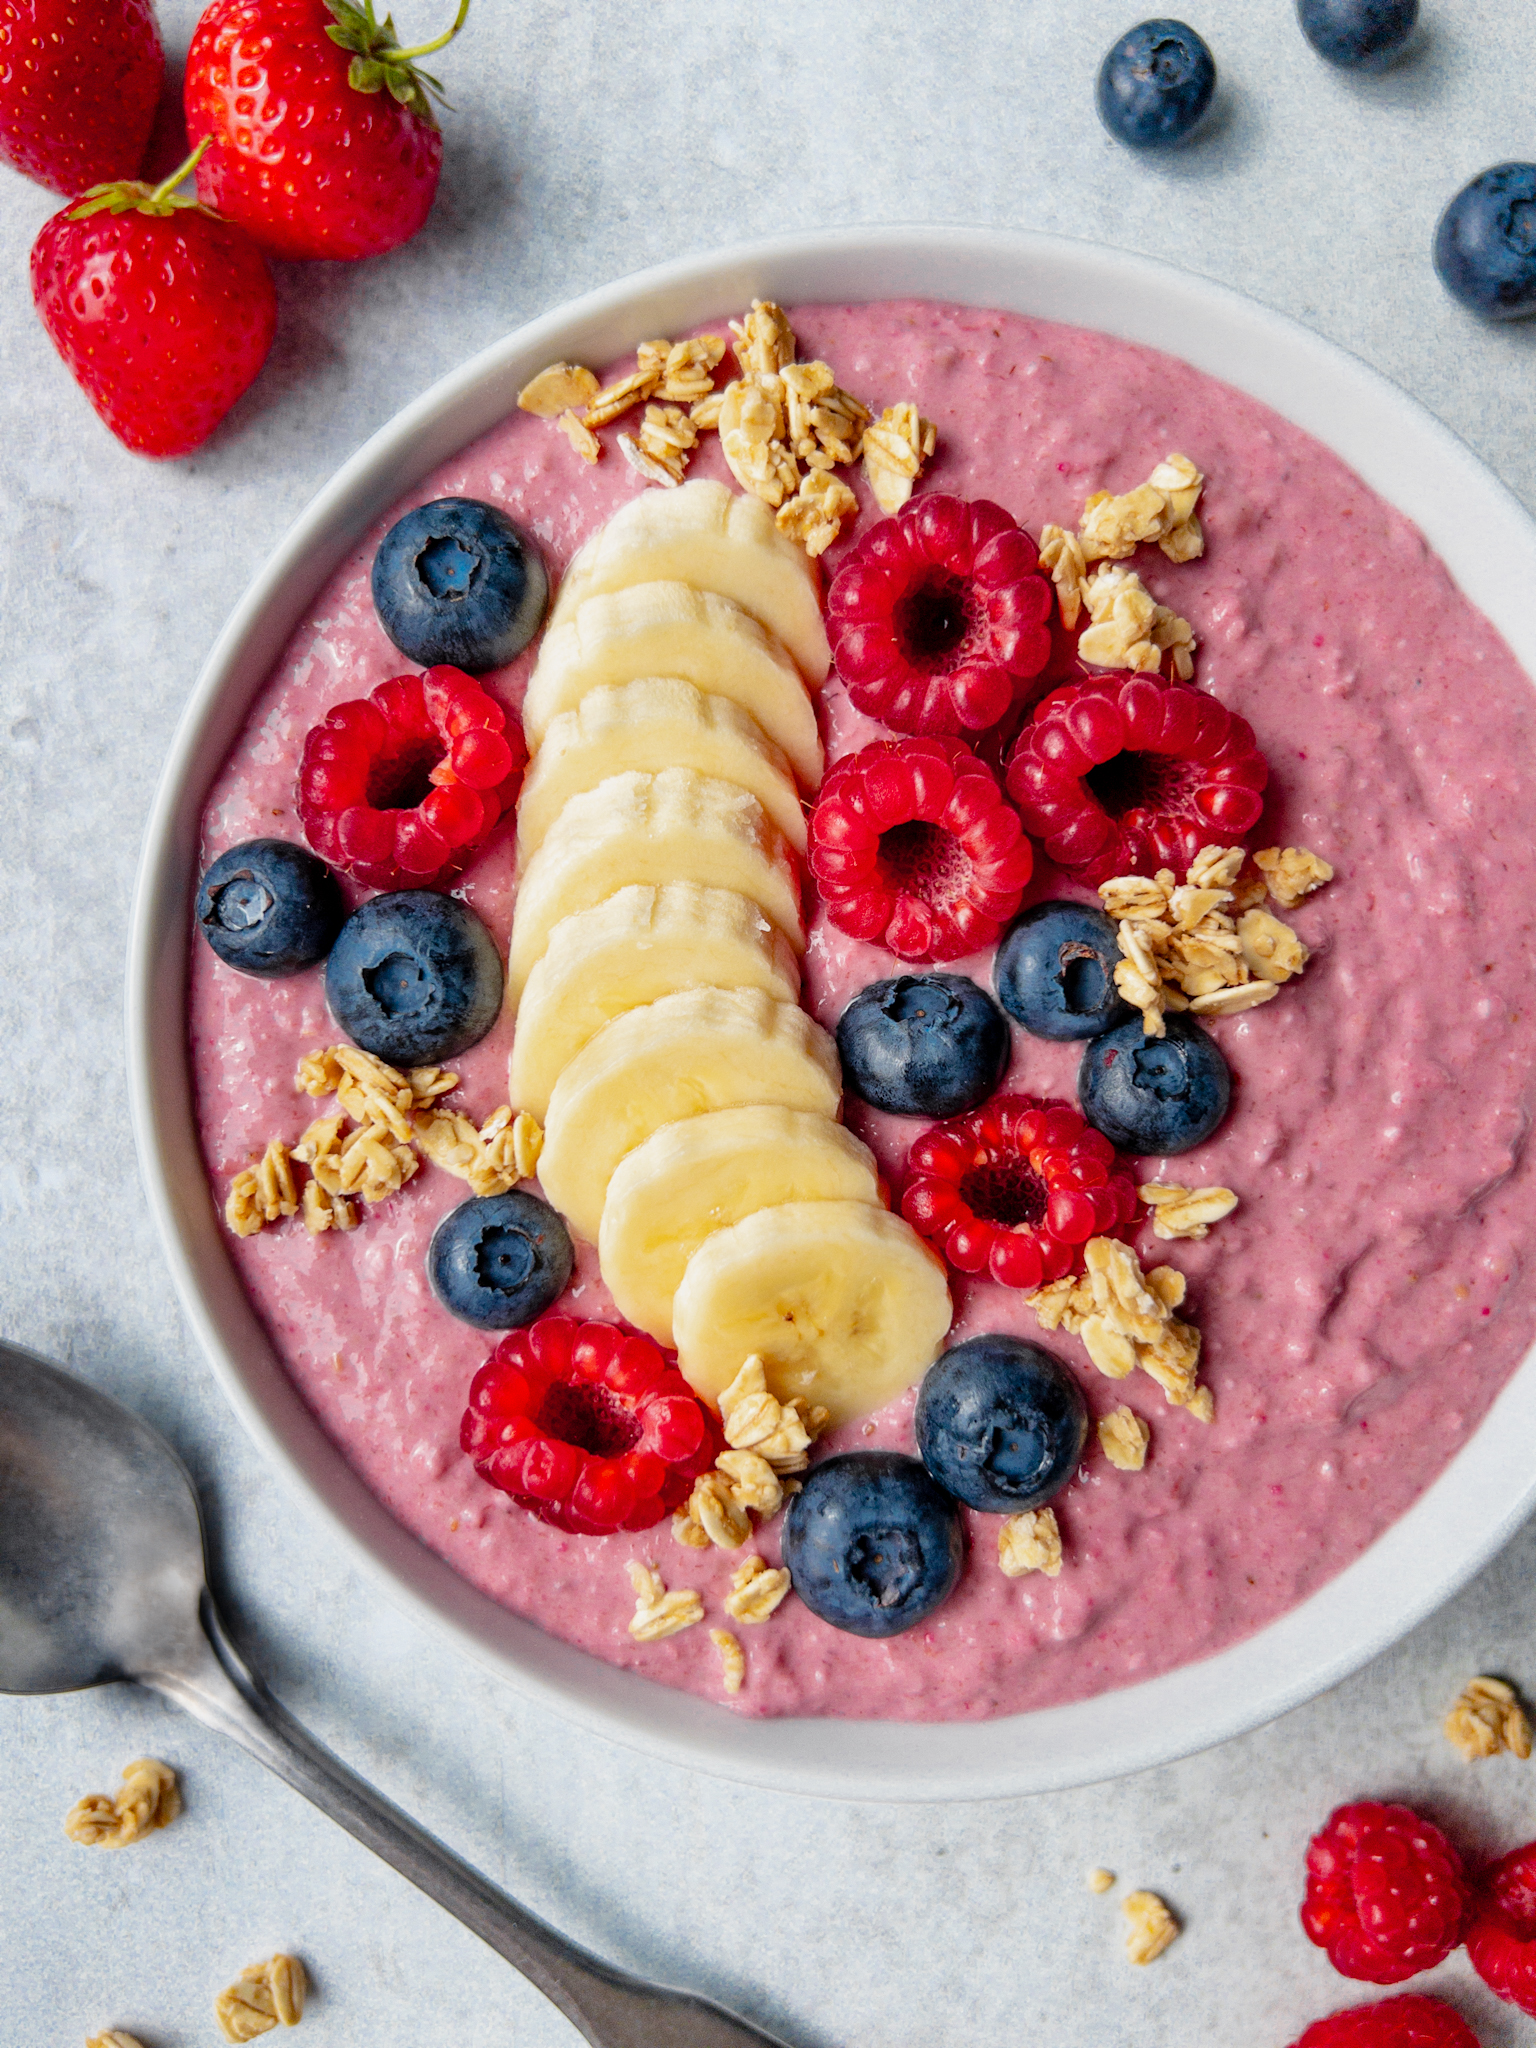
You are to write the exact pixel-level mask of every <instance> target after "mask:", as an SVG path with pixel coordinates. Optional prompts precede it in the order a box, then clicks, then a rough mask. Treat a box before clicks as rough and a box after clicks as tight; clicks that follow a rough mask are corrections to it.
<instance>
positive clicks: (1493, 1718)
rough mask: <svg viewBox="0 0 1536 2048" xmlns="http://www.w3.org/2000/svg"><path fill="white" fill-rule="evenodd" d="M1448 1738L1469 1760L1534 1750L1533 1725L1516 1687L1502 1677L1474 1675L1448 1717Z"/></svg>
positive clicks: (1513, 1754)
mask: <svg viewBox="0 0 1536 2048" xmlns="http://www.w3.org/2000/svg"><path fill="white" fill-rule="evenodd" d="M1445 1733H1446V1737H1447V1739H1448V1740H1449V1741H1450V1742H1451V1743H1453V1744H1454V1745H1455V1747H1456V1748H1457V1749H1459V1750H1460V1751H1461V1754H1462V1755H1463V1756H1464V1757H1465V1758H1466V1759H1467V1761H1468V1763H1474V1762H1476V1761H1477V1760H1478V1759H1479V1758H1481V1757H1489V1756H1498V1755H1499V1754H1500V1752H1501V1751H1507V1752H1508V1753H1509V1755H1511V1756H1517V1757H1520V1758H1522V1759H1524V1758H1526V1757H1528V1756H1529V1755H1530V1753H1531V1724H1530V1722H1529V1721H1528V1720H1527V1719H1526V1715H1525V1709H1524V1708H1523V1707H1522V1706H1521V1704H1520V1699H1519V1695H1518V1694H1517V1693H1516V1691H1515V1688H1514V1687H1513V1686H1512V1685H1510V1684H1509V1683H1508V1681H1507V1680H1505V1679H1502V1678H1472V1679H1469V1680H1468V1681H1467V1683H1466V1685H1465V1686H1464V1687H1463V1688H1462V1692H1461V1696H1460V1698H1459V1699H1458V1700H1457V1702H1456V1704H1455V1706H1454V1707H1452V1709H1451V1711H1450V1712H1449V1713H1448V1714H1447V1715H1446V1717H1445Z"/></svg>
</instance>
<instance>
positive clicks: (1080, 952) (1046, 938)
mask: <svg viewBox="0 0 1536 2048" xmlns="http://www.w3.org/2000/svg"><path fill="white" fill-rule="evenodd" d="M1120 958H1121V954H1120V945H1119V941H1118V940H1117V938H1116V936H1115V926H1114V921H1113V919H1111V918H1109V917H1107V916H1106V915H1105V914H1104V912H1103V911H1102V910H1098V909H1095V907H1094V906H1093V905H1092V904H1091V903H1069V902H1066V901H1061V902H1051V903H1037V904H1035V905H1034V907H1033V909H1030V910H1026V911H1025V913H1024V915H1023V916H1022V917H1021V918H1020V919H1019V921H1018V923H1017V924H1016V925H1015V926H1014V928H1013V930H1012V931H1011V932H1009V934H1008V936H1007V938H1005V939H1004V941H1003V943H1002V945H1001V946H999V947H998V949H997V959H996V961H995V963H994V965H993V969H992V981H993V986H994V987H995V988H996V990H997V1000H998V1001H999V1002H1000V1003H1001V1004H1002V1006H1003V1008H1004V1009H1005V1010H1006V1011H1007V1012H1008V1014H1009V1016H1010V1017H1011V1018H1012V1019H1013V1021H1014V1022H1015V1023H1016V1024H1022V1025H1023V1026H1024V1029H1025V1030H1026V1031H1028V1032H1031V1033H1033V1035H1034V1036H1035V1037H1036V1038H1053V1039H1070V1038H1097V1037H1098V1035H1099V1033H1100V1032H1101V1031H1110V1030H1113V1028H1114V1027H1115V1025H1117V1024H1123V1023H1124V1022H1125V1020H1126V1018H1127V1017H1129V1016H1130V1014H1131V1010H1130V1005H1129V1004H1128V1003H1126V1002H1125V1001H1124V1000H1123V999H1122V997H1121V995H1120V992H1119V990H1118V989H1117V988H1116V987H1115V968H1116V967H1117V965H1118V964H1119V961H1120Z"/></svg>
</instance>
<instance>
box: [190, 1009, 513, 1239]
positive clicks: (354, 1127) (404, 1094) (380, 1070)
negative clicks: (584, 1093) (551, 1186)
mask: <svg viewBox="0 0 1536 2048" xmlns="http://www.w3.org/2000/svg"><path fill="white" fill-rule="evenodd" d="M295 1085H296V1086H297V1087H298V1089H299V1090H300V1092H301V1093H303V1094H305V1095H309V1096H312V1097H319V1096H325V1095H334V1096H335V1098H336V1104H337V1108H336V1110H335V1112H333V1113H332V1114H330V1115H327V1116H321V1117H316V1118H315V1120H314V1121H313V1122H312V1123H311V1124H310V1125H309V1127H308V1128H307V1129H306V1130H305V1132H304V1134H303V1136H302V1137H301V1138H300V1139H299V1141H298V1143H297V1144H296V1145H293V1146H291V1147H290V1146H289V1145H287V1144H285V1143H284V1141H283V1140H282V1139H281V1138H274V1139H273V1140H272V1141H271V1143H270V1144H269V1145H268V1146H267V1148H266V1151H265V1152H264V1153H263V1154H262V1157H261V1159H260V1160H259V1161H258V1162H257V1164H256V1165H255V1166H254V1167H249V1168H247V1169H246V1171H245V1172H243V1173H237V1174H236V1175H235V1178H234V1180H233V1181H232V1182H231V1184H230V1190H229V1199H228V1200H227V1202H226V1203H225V1205H224V1215H225V1220H226V1221H227V1222H228V1224H229V1227H230V1229H231V1230H233V1231H234V1233H235V1235H236V1236H237V1237H250V1236H252V1235H253V1234H254V1233H255V1232H256V1231H258V1230H261V1229H263V1228H264V1227H265V1225H267V1224H268V1223H276V1222H278V1221H279V1220H280V1219H281V1218H283V1217H285V1216H293V1215H296V1214H298V1213H300V1212H301V1211H302V1214H303V1217H304V1227H305V1228H306V1229H307V1230H308V1231H309V1233H310V1235H311V1236H318V1235H319V1234H320V1233H321V1232H322V1231H325V1230H353V1229H355V1228H356V1227H357V1222H358V1213H357V1204H358V1203H359V1202H362V1203H364V1204H365V1205H368V1206H372V1205H373V1204H374V1203H376V1202H382V1201H384V1200H385V1199H386V1197H388V1196H390V1195H393V1194H397V1193H398V1192H399V1190H400V1189H401V1188H403V1187H404V1186H405V1184H406V1182H407V1181H408V1180H410V1179H411V1178H412V1176H413V1175H414V1174H415V1173H416V1171H417V1169H418V1168H419V1166H420V1164H421V1160H422V1159H427V1160H429V1161H430V1162H431V1164H432V1165H434V1166H439V1167H441V1168H442V1169H443V1170H444V1172H446V1173H452V1174H457V1175H458V1177H459V1179H460V1180H464V1181H467V1182H468V1183H469V1186H470V1190H471V1192H472V1193H474V1194H476V1195H500V1194H505V1193H506V1191H507V1189H508V1188H512V1187H515V1186H516V1185H517V1183H518V1182H519V1181H520V1180H527V1179H528V1178H529V1177H530V1175H531V1174H532V1173H533V1172H534V1171H535V1169H536V1168H537V1166H538V1162H539V1152H540V1150H541V1148H542V1146H543V1142H544V1134H543V1132H542V1131H541V1130H540V1128H539V1126H538V1124H537V1122H536V1121H535V1120H534V1118H533V1117H531V1116H529V1115H528V1114H527V1113H526V1112H523V1113H520V1114H518V1115H516V1116H514V1115H513V1113H512V1110H511V1108H510V1107H509V1106H508V1105H507V1104H505V1103H503V1104H502V1106H501V1107H500V1108H499V1109H496V1110H493V1111H492V1113H491V1115H490V1116H489V1117H487V1118H486V1120H485V1122H484V1123H483V1124H479V1125H477V1124H475V1123H474V1122H472V1121H471V1119H470V1118H469V1117H467V1116H463V1115H461V1114H459V1113H458V1112H457V1111H455V1110H450V1109H443V1108H441V1107H439V1098H440V1097H442V1096H444V1095H447V1094H450V1093H451V1092H452V1090H453V1089H455V1088H457V1086H458V1085H459V1077H458V1075H457V1074H454V1073H450V1072H449V1071H448V1070H447V1069H446V1068H443V1067H412V1068H411V1069H410V1070H409V1071H408V1072H405V1073H402V1072H401V1071H400V1070H399V1069H398V1068H396V1067H391V1066H388V1065H386V1063H385V1062H384V1061H383V1060H381V1059H376V1058H375V1057H374V1055H373V1054H372V1053H367V1052H362V1051H360V1050H359V1048H358V1047H357V1046H355V1045H332V1046H322V1047H321V1048H319V1050H317V1051H315V1052H311V1053H306V1054H305V1056H304V1057H303V1059H302V1060H300V1062H299V1070H298V1074H297V1076H296V1077H295ZM418 1154H419V1156H418ZM295 1162H297V1163H298V1164H299V1165H301V1166H305V1167H307V1168H308V1169H309V1178H308V1179H307V1180H306V1181H305V1183H304V1188H303V1194H302V1198H301V1197H300V1194H299V1190H298V1187H297V1185H296V1183H295V1180H294V1176H293V1167H294V1163H295Z"/></svg>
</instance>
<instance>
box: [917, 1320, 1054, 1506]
mask: <svg viewBox="0 0 1536 2048" xmlns="http://www.w3.org/2000/svg"><path fill="white" fill-rule="evenodd" d="M915 1421H916V1427H917V1448H918V1449H919V1450H920V1451H921V1452H922V1454H923V1463H924V1464H925V1465H926V1466H927V1467H928V1470H929V1471H930V1472H931V1473H932V1474H933V1476H934V1478H935V1479H937V1481H938V1482H939V1484H940V1486H942V1487H943V1488H944V1489H945V1490H946V1492H949V1493H952V1494H953V1495H954V1496H955V1499H956V1500H963V1501H964V1502H965V1504H966V1506H967V1507H968V1508H980V1509H981V1511H982V1513H983V1514H987V1515H1018V1514H1023V1513H1024V1512H1025V1510H1026V1509H1028V1508H1043V1507H1044V1506H1045V1504H1046V1502H1047V1501H1048V1500H1050V1499H1051V1498H1052V1497H1053V1496H1054V1495H1056V1494H1058V1493H1060V1491H1061V1489H1062V1488H1063V1487H1064V1486H1065V1485H1066V1483H1067V1481H1068V1480H1069V1479H1070V1478H1071V1477H1072V1475H1073V1473H1074V1472H1075V1471H1076V1470H1077V1468H1078V1464H1079V1462H1080V1460H1081V1458H1082V1455H1083V1446H1084V1445H1085V1444H1086V1443H1087V1441H1088V1403H1087V1402H1086V1401H1085V1400H1084V1399H1083V1390H1082V1388H1081V1387H1080V1386H1079V1385H1078V1383H1077V1380H1076V1379H1075V1377H1074V1376H1073V1374H1072V1373H1071V1372H1070V1371H1069V1370H1068V1369H1067V1367H1066V1366H1064V1365H1063V1364H1062V1362H1061V1360H1060V1359H1059V1358H1054V1357H1052V1355H1051V1353H1050V1352H1049V1351H1042V1350H1041V1348H1040V1346H1039V1345H1038V1344H1026V1343H1025V1341H1024V1339H1023V1338H1022V1337H969V1338H967V1340H966V1341H965V1343H963V1344H957V1345H956V1346H955V1348H954V1350H953V1351H946V1352H945V1353H944V1356H943V1357H942V1358H941V1359H940V1360H939V1362H938V1363H937V1365H934V1366H931V1367H930V1368H929V1370H928V1374H927V1377H926V1378H925V1379H924V1381H923V1384H922V1386H921V1388H920V1389H919V1391H918V1396H917V1414H916V1417H915Z"/></svg>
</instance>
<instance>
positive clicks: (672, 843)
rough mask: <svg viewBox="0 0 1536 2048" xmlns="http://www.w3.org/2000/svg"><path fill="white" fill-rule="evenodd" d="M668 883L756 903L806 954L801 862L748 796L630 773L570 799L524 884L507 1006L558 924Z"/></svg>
mask: <svg viewBox="0 0 1536 2048" xmlns="http://www.w3.org/2000/svg"><path fill="white" fill-rule="evenodd" d="M672 881H683V882H698V883H700V884H702V885H705V886H708V887H713V888H720V889H734V890H735V891H736V893H737V894H738V895H741V896H749V897H751V899H752V901H753V902H754V903H755V904H757V906H758V908H759V909H760V910H763V911H765V912H766V913H767V915H768V916H769V917H770V918H772V920H773V922H774V923H775V924H776V925H777V926H778V928H779V930H780V931H781V932H782V933H783V934H784V936H785V938H787V939H788V940H789V942H790V944H791V945H792V946H793V947H794V948H795V951H796V952H797V953H803V952H804V951H805V930H804V927H803V926H802V924H801V922H800V881H799V875H798V871H797V864H796V861H795V856H794V854H793V853H792V852H791V851H790V848H789V846H788V844H787V842H786V841H785V838H784V834H783V833H782V832H781V831H780V830H779V828H778V826H777V825H775V824H774V823H773V821H772V820H771V819H770V818H769V817H768V816H767V815H766V813H765V812H764V810H763V807H762V805H761V804H760V803H759V802H758V800H757V798H756V797H755V796H753V795H752V793H751V792H750V790H745V789H738V788H737V786H736V785H735V783H732V782H721V781H719V780H718V778H716V777H715V776H713V775H696V774H695V773H694V772H693V770H692V769H691V768H664V769H663V770H662V772H661V773H660V774H659V775H645V774H642V773H640V772H639V771H638V770H633V771H631V772H630V773H629V774H626V775H610V776H609V777H608V780H607V781H606V782H600V783H599V784H598V785H597V788H596V789H588V790H583V792H582V794H581V795H580V796H573V797H572V798H571V800H570V802H569V803H568V804H567V805H566V806H565V808H564V810H562V811H561V813H560V815H559V817H558V818H557V819H556V820H555V822H554V824H553V826H552V827H551V828H550V830H549V832H548V833H547V834H546V836H545V839H544V844H543V845H542V846H541V847H540V848H539V850H538V852H537V853H536V854H535V855H534V856H533V859H532V860H531V861H529V863H528V865H527V867H526V868H525V869H524V870H523V872H522V874H521V876H520V877H519V879H518V885H517V904H516V907H515V909H514V911H513V914H512V944H511V949H510V953H509V957H508V960H507V994H508V998H509V999H510V1001H511V1002H513V1003H514V1004H515V1003H517V1002H518V1001H519V1000H520V998H521V996H522V992H523V984H524V983H525V982H526V981H527V979H528V976H529V974H530V972H531V971H532V969H533V966H534V963H535V962H536V961H537V960H539V959H540V958H541V957H542V955H543V952H544V949H545V947H546V946H547V944H548V943H549V935H550V933H551V932H552V931H553V930H554V928H555V926H556V925H557V924H558V923H559V922H560V920H561V919H562V918H565V917H570V916H572V915H573V914H574V913H575V912H576V911H578V910H587V909H590V908H591V906H592V905H593V904H594V903H601V902H602V900H603V898H604V897H605V896H611V895H613V893H614V891H615V890H617V889H622V888H624V887H625V886H626V885H627V884H628V883H631V882H672Z"/></svg>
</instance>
